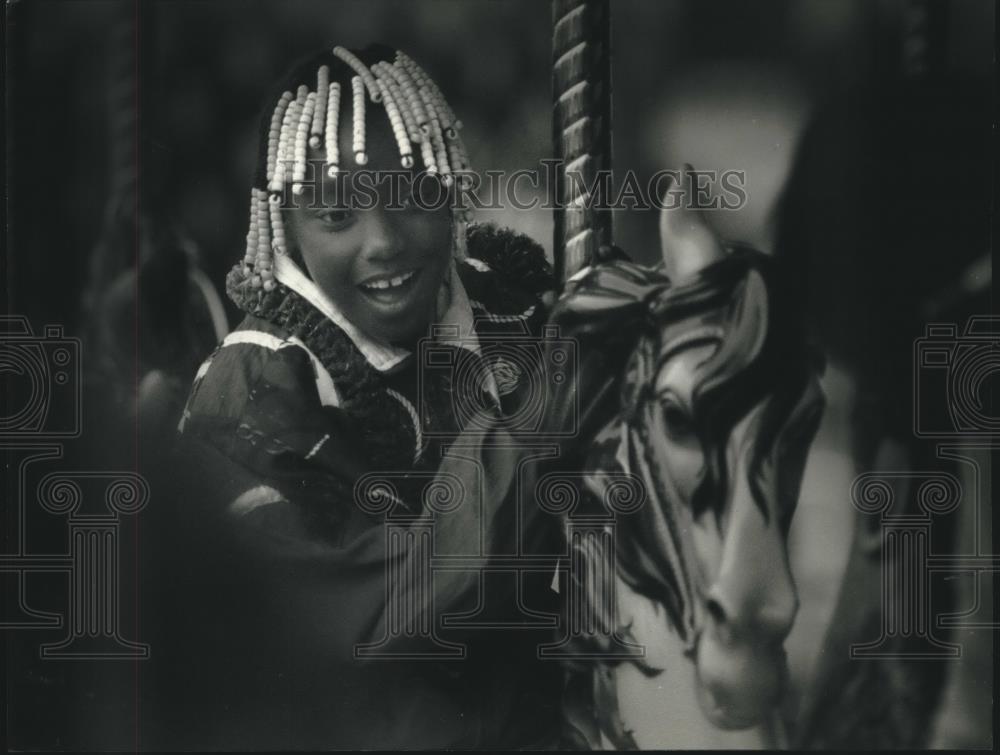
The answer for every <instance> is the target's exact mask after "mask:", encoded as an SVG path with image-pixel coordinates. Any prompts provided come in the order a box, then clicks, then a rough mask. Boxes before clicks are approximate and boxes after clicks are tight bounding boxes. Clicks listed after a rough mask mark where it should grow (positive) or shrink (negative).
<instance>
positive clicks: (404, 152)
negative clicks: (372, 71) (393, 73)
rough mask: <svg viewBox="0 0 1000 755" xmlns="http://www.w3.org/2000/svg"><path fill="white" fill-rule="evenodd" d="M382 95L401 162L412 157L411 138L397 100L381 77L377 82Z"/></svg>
mask: <svg viewBox="0 0 1000 755" xmlns="http://www.w3.org/2000/svg"><path fill="white" fill-rule="evenodd" d="M375 81H376V84H377V85H378V87H379V90H380V92H381V94H382V104H383V105H384V106H385V112H386V115H388V116H389V125H390V126H391V127H392V134H393V136H394V137H395V138H396V146H397V147H398V148H399V159H400V161H402V160H403V158H405V157H407V156H412V154H413V148H412V147H410V137H409V134H407V133H406V125H405V124H404V123H403V116H402V115H401V114H400V112H399V108H398V107H397V106H396V100H395V99H394V98H393V96H392V92H390V91H389V85H388V84H387V83H386V81H385V79H383V78H381V77H379V78H378V79H376V80H375Z"/></svg>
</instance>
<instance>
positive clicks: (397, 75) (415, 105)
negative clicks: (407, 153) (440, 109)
mask: <svg viewBox="0 0 1000 755" xmlns="http://www.w3.org/2000/svg"><path fill="white" fill-rule="evenodd" d="M382 65H383V66H384V67H385V68H384V70H385V71H386V72H387V73H388V74H389V75H390V76H391V77H392V80H393V81H394V82H395V84H396V86H397V87H398V88H399V91H400V94H401V96H400V98H399V99H400V100H401V101H402V102H403V104H404V106H405V108H406V109H407V110H408V111H409V112H410V119H411V121H412V125H411V126H410V127H409V130H410V140H411V141H413V142H420V141H423V139H422V134H424V130H423V127H424V126H426V125H427V124H428V119H427V112H426V111H425V110H424V105H423V102H422V101H421V99H420V95H419V94H418V93H417V85H416V84H415V83H414V81H413V79H412V78H410V76H409V74H408V73H407V72H406V69H404V68H403V67H402V66H401V65H398V64H395V65H390V64H388V63H383V64H382Z"/></svg>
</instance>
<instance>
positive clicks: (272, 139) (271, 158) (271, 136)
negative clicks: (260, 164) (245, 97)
mask: <svg viewBox="0 0 1000 755" xmlns="http://www.w3.org/2000/svg"><path fill="white" fill-rule="evenodd" d="M294 96H295V95H293V94H292V93H291V92H287V91H286V92H283V93H282V95H281V98H280V99H279V100H278V104H277V105H276V106H275V108H274V113H273V114H272V115H271V126H270V128H269V129H268V132H267V174H266V176H267V180H268V181H271V180H273V179H274V166H275V163H276V162H277V160H278V144H279V142H280V137H281V124H282V122H283V121H284V118H285V110H286V109H287V108H288V105H289V103H291V101H292V98H293V97H294Z"/></svg>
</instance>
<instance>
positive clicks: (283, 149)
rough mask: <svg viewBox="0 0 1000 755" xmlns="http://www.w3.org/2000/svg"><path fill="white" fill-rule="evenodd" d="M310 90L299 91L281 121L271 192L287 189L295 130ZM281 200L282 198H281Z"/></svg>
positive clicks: (304, 87)
mask: <svg viewBox="0 0 1000 755" xmlns="http://www.w3.org/2000/svg"><path fill="white" fill-rule="evenodd" d="M307 92H308V88H307V87H306V86H305V85H303V86H300V87H299V89H298V94H297V96H296V98H295V99H294V100H293V101H292V102H291V103H290V104H289V106H288V109H287V110H285V115H284V117H283V118H282V120H281V134H280V135H279V137H278V153H277V159H276V162H275V166H274V177H273V179H272V180H271V184H270V186H269V187H268V188H269V189H270V190H271V192H273V193H275V194H280V193H281V192H282V191H284V188H285V178H286V176H287V174H288V163H289V162H291V161H292V159H293V150H294V145H295V128H296V125H297V124H298V122H299V117H300V115H301V109H302V106H303V105H304V104H305V100H306V97H307ZM279 200H280V198H279Z"/></svg>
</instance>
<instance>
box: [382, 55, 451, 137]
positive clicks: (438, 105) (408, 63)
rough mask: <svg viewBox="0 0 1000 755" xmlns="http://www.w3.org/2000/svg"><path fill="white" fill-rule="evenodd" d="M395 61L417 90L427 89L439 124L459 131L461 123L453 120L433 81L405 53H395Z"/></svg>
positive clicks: (446, 102)
mask: <svg viewBox="0 0 1000 755" xmlns="http://www.w3.org/2000/svg"><path fill="white" fill-rule="evenodd" d="M396 60H397V62H399V63H401V64H402V66H403V68H405V69H406V70H407V72H408V73H409V74H410V76H411V77H412V78H413V80H414V81H416V83H417V87H418V88H420V87H423V88H426V89H427V91H428V93H429V95H430V97H431V99H432V100H433V101H434V104H435V109H436V110H437V111H438V116H439V117H440V119H441V123H442V124H443V125H445V126H450V127H453V128H455V129H461V128H462V122H461V121H460V120H458V119H457V118H455V114H454V113H453V112H452V110H451V108H450V107H449V106H448V101H447V100H446V99H445V98H444V95H443V94H442V93H441V90H440V89H439V88H438V85H437V84H435V83H434V79H432V78H431V77H430V76H428V75H427V72H426V71H425V70H424V69H423V68H421V67H420V65H419V64H418V63H417V62H416V61H415V60H414V59H413V58H411V57H410V56H409V55H407V54H406V53H404V52H401V51H397V52H396Z"/></svg>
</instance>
